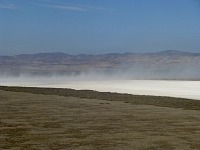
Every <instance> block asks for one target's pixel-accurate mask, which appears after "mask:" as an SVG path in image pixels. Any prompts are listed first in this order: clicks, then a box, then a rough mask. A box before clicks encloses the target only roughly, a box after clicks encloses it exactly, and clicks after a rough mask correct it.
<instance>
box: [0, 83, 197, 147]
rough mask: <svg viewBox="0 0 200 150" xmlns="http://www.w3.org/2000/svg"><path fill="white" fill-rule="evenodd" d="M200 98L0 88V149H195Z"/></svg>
mask: <svg viewBox="0 0 200 150" xmlns="http://www.w3.org/2000/svg"><path fill="white" fill-rule="evenodd" d="M199 110H200V101H195V100H189V99H180V98H172V97H156V96H137V95H130V94H117V93H109V92H97V91H89V90H82V91H76V90H72V89H53V88H52V89H51V88H27V87H3V86H2V87H0V149H2V150H4V149H5V150H6V149H8V150H61V149H62V150H65V149H66V150H68V149H69V150H71V149H72V150H93V149H94V150H96V149H97V150H121V149H123V150H191V149H192V150H199V149H200V142H199V141H200V111H199Z"/></svg>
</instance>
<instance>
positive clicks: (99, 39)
mask: <svg viewBox="0 0 200 150" xmlns="http://www.w3.org/2000/svg"><path fill="white" fill-rule="evenodd" d="M164 50H178V51H188V52H200V0H0V55H17V54H33V53H47V52H65V53H68V54H103V53H125V52H131V53H134V52H136V53H138V52H139V53H140V52H141V53H144V52H158V51H164Z"/></svg>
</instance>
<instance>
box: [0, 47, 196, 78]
mask: <svg viewBox="0 0 200 150" xmlns="http://www.w3.org/2000/svg"><path fill="white" fill-rule="evenodd" d="M199 70H200V53H190V52H181V51H175V50H167V51H162V52H156V53H123V54H119V53H109V54H101V55H86V54H80V55H69V54H65V53H58V52H57V53H39V54H21V55H16V56H0V75H1V76H19V75H21V74H26V75H52V74H53V75H65V74H67V75H78V74H81V73H83V72H84V73H86V72H97V73H98V72H104V73H106V74H112V75H113V74H116V73H120V74H122V73H124V74H127V75H128V77H129V78H137V79H138V78H139V79H149V78H150V79H152V78H155V79H160V78H162V79H164V78H166V79H171V78H173V79H180V78H181V79H187V78H191V79H194V80H195V79H199V78H200V71H199Z"/></svg>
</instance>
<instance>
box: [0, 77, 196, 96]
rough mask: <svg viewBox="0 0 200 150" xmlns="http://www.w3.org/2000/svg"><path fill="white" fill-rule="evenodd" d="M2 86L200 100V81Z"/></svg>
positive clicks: (28, 81) (56, 80) (18, 82)
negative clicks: (95, 91)
mask: <svg viewBox="0 0 200 150" xmlns="http://www.w3.org/2000/svg"><path fill="white" fill-rule="evenodd" d="M0 85H6V86H27V87H30V86H31V87H53V88H71V89H76V90H83V89H88V90H97V91H101V92H117V93H129V94H136V95H156V96H171V97H181V98H188V99H196V100H200V92H199V91H200V81H183V80H182V81H178V80H99V81H98V80H97V81H91V80H87V81H85V80H79V81H76V80H69V79H68V78H67V77H50V78H44V77H43V78H24V77H21V78H1V79H0Z"/></svg>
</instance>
